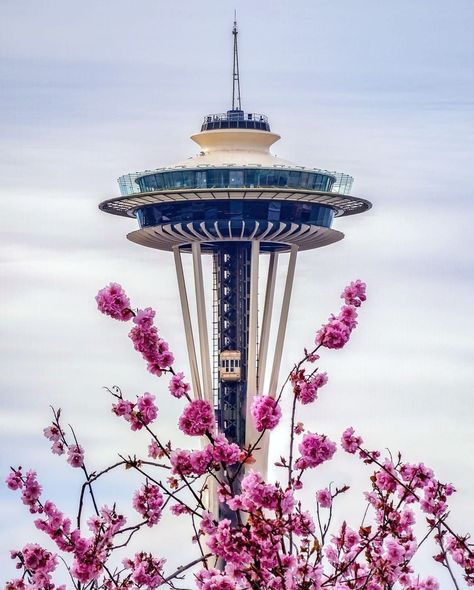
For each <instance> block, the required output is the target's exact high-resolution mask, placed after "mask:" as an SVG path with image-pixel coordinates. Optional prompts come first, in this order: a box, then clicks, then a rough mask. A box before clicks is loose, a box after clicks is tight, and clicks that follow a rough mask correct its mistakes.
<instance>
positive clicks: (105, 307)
mask: <svg viewBox="0 0 474 590" xmlns="http://www.w3.org/2000/svg"><path fill="white" fill-rule="evenodd" d="M95 300H96V301H97V307H98V309H99V311H101V312H102V313H104V314H106V315H108V316H110V317H111V318H113V319H114V320H121V321H127V320H129V319H130V318H131V317H132V316H133V312H132V311H131V309H130V300H129V298H128V297H127V295H126V294H125V291H124V290H123V289H122V287H121V286H120V285H118V284H117V283H110V285H108V286H107V287H104V288H103V289H101V290H100V291H99V292H98V293H97V295H96V297H95Z"/></svg>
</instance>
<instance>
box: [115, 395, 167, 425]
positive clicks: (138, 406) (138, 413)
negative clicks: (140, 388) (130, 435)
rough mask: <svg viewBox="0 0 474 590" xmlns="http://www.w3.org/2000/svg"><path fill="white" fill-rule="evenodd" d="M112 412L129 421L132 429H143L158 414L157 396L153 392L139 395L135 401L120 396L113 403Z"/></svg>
mask: <svg viewBox="0 0 474 590" xmlns="http://www.w3.org/2000/svg"><path fill="white" fill-rule="evenodd" d="M112 412H113V413H114V414H115V415H116V416H122V417H123V418H124V419H125V420H126V421H127V422H129V423H130V428H131V429H132V430H141V429H142V428H143V427H144V426H148V425H149V424H151V423H152V422H153V421H154V420H155V419H156V417H157V416H158V408H157V406H156V404H155V396H154V395H152V394H151V393H144V394H143V395H140V396H138V397H137V401H136V402H135V403H133V402H131V401H129V400H126V399H123V398H122V397H120V398H119V400H118V402H117V403H115V404H112Z"/></svg>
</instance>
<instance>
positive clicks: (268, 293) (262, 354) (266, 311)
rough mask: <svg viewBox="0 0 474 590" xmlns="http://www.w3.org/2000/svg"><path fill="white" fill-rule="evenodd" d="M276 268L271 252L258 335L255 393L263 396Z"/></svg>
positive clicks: (276, 261) (274, 254) (276, 256)
mask: <svg viewBox="0 0 474 590" xmlns="http://www.w3.org/2000/svg"><path fill="white" fill-rule="evenodd" d="M277 266H278V253H277V252H272V253H271V254H270V263H269V265H268V277H267V288H266V290H265V303H264V307H263V318H262V331H261V335H260V344H259V347H258V375H257V379H258V381H257V393H258V394H259V395H263V394H264V391H263V387H264V385H265V369H266V367H267V356H268V342H269V338H270V326H271V323H272V310H273V299H274V296H275V282H276V272H277Z"/></svg>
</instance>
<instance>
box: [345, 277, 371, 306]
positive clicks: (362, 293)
mask: <svg viewBox="0 0 474 590" xmlns="http://www.w3.org/2000/svg"><path fill="white" fill-rule="evenodd" d="M341 299H344V301H345V303H346V304H347V305H354V306H355V307H359V306H360V305H361V303H362V302H363V301H365V300H366V299H367V296H366V284H365V283H363V282H362V281H361V280H360V279H357V280H356V281H353V282H352V283H350V284H349V285H347V287H345V289H344V291H343V292H342V294H341Z"/></svg>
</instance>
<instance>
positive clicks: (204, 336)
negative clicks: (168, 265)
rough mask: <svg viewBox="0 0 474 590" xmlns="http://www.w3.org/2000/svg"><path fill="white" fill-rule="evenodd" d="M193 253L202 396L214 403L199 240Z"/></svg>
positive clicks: (194, 246)
mask: <svg viewBox="0 0 474 590" xmlns="http://www.w3.org/2000/svg"><path fill="white" fill-rule="evenodd" d="M192 254H193V269H194V285H195V288H196V306H197V314H198V330H199V348H200V349H201V371H202V390H203V392H202V396H203V398H204V399H205V400H207V401H208V402H209V403H210V404H211V405H212V404H213V399H212V378H211V357H210V354H209V336H208V332H207V315H206V301H205V298H204V280H203V276H202V260H201V244H200V243H199V242H193V244H192Z"/></svg>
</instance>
